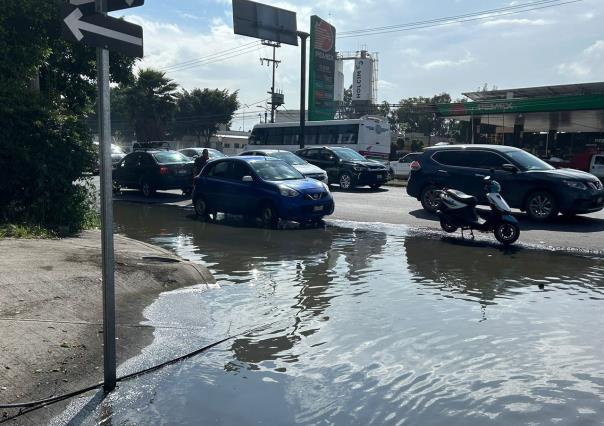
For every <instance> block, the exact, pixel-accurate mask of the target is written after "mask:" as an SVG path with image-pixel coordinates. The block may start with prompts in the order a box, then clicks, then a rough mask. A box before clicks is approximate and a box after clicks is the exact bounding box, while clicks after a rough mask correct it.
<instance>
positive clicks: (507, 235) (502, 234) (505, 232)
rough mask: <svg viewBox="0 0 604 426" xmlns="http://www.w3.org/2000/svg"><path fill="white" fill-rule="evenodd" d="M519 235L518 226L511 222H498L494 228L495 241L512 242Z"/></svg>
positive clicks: (507, 243) (506, 243)
mask: <svg viewBox="0 0 604 426" xmlns="http://www.w3.org/2000/svg"><path fill="white" fill-rule="evenodd" d="M519 236H520V228H519V227H518V225H515V224H513V223H500V224H499V225H497V227H496V228H495V238H497V241H499V242H500V243H501V244H505V245H509V244H513V243H515V242H516V240H517V239H518V237H519Z"/></svg>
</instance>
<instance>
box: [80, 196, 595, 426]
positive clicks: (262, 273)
mask: <svg viewBox="0 0 604 426" xmlns="http://www.w3.org/2000/svg"><path fill="white" fill-rule="evenodd" d="M189 214H190V212H189V211H186V210H181V209H174V208H161V207H159V206H154V207H152V208H146V207H145V206H140V205H126V204H123V205H119V204H118V205H116V215H115V216H116V222H117V224H118V225H117V226H118V229H119V230H120V231H121V232H124V233H125V234H126V235H128V236H131V237H134V238H139V239H143V240H146V241H150V242H153V243H155V244H160V245H162V246H164V247H166V248H169V249H171V250H174V251H175V252H177V253H178V254H180V255H182V256H184V257H187V258H189V259H192V260H195V261H199V262H202V263H204V264H205V265H207V266H209V267H210V268H211V269H212V270H213V272H214V273H215V275H216V277H217V279H218V282H219V284H220V286H221V288H220V290H216V291H212V292H194V291H186V290H183V291H180V292H171V293H166V294H164V295H162V297H161V298H160V299H158V301H156V302H155V303H154V305H152V306H151V307H150V308H149V309H148V310H147V311H146V315H147V316H148V318H149V321H150V323H152V324H153V323H162V322H165V321H167V318H171V319H172V320H173V321H175V322H176V321H177V322H178V324H179V325H180V326H182V327H183V328H186V327H187V326H199V325H200V323H203V325H205V326H206V328H205V329H204V332H203V333H199V331H194V332H190V333H187V332H185V331H170V330H161V329H159V328H158V329H156V331H155V341H154V343H153V345H151V347H150V348H149V350H148V352H149V353H157V352H161V351H165V356H174V355H180V354H182V353H183V352H185V351H187V350H188V349H194V348H195V347H199V346H201V345H203V344H207V343H208V342H210V341H213V340H218V339H219V338H222V337H224V334H225V330H231V329H233V330H244V329H249V328H250V327H252V326H254V325H256V324H263V323H271V324H273V325H271V326H266V327H264V328H262V329H258V330H256V331H254V332H250V333H247V334H245V335H243V336H240V337H238V338H237V339H235V340H233V341H231V342H229V343H228V344H225V345H222V346H221V347H219V348H216V349H215V350H213V351H211V352H209V353H207V354H205V355H204V356H201V357H197V358H195V359H191V360H189V361H187V362H184V363H182V364H180V365H178V366H174V367H171V368H168V369H165V370H162V371H161V372H158V373H156V374H152V375H149V376H144V377H141V378H138V379H136V380H135V381H132V382H129V383H124V384H122V385H121V386H120V389H119V390H118V392H117V393H115V394H113V395H112V396H111V398H109V400H108V401H104V402H103V404H109V403H110V404H111V407H112V408H111V409H112V414H110V417H111V418H113V421H114V423H116V424H130V423H137V424H149V423H171V424H200V423H210V422H212V423H216V422H218V423H221V424H227V425H239V424H247V423H266V424H294V423H298V424H319V423H328V424H342V425H349V424H362V425H367V424H379V425H381V424H421V425H442V424H460V425H471V426H474V425H477V426H478V425H484V424H489V425H490V424H496V425H510V424H553V423H557V424H590V423H591V424H596V423H597V422H598V421H601V419H602V418H604V408H603V407H602V399H603V397H604V373H602V369H601V365H602V362H603V361H604V340H603V338H602V335H601V333H600V332H599V330H601V329H602V328H603V327H604V314H603V313H602V312H603V311H602V303H604V297H603V291H602V286H603V283H604V264H603V263H602V261H601V260H598V259H589V258H578V257H572V256H567V255H559V254H556V253H551V252H537V251H529V250H523V251H519V252H515V253H511V254H506V253H503V252H501V251H499V250H498V249H496V248H493V247H477V246H475V245H463V244H461V245H457V244H451V243H450V242H449V241H446V242H443V241H440V240H430V239H427V238H424V237H408V236H406V233H405V232H399V230H398V229H395V228H388V227H381V228H380V227H378V226H373V227H371V226H361V225H359V224H343V225H342V226H338V227H328V228H327V229H326V230H304V231H267V230H263V229H258V228H254V229H250V228H245V227H242V226H241V224H240V223H238V222H236V221H235V222H233V223H231V222H229V221H227V222H226V223H223V224H204V223H200V222H198V221H196V220H194V219H193V218H192V217H190V216H189ZM539 285H542V287H543V289H541V288H539ZM486 308H488V314H489V321H482V322H480V321H477V319H480V317H481V316H482V315H484V313H483V312H484V309H486ZM481 309H482V311H481ZM197 330H199V328H198V329H197ZM143 361H144V360H143ZM147 361H148V360H147ZM88 418H89V419H91V423H96V422H98V421H99V420H103V419H106V418H107V416H106V415H105V414H103V411H102V410H101V408H97V409H96V410H95V412H94V414H92V415H91V416H89V417H88Z"/></svg>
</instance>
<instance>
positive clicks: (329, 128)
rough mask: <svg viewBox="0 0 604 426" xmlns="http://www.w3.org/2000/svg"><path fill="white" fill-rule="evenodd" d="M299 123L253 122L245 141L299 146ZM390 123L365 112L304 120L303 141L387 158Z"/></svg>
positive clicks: (258, 145) (288, 148) (280, 146)
mask: <svg viewBox="0 0 604 426" xmlns="http://www.w3.org/2000/svg"><path fill="white" fill-rule="evenodd" d="M299 134H300V124H299V123H266V124H256V125H255V126H254V129H253V130H252V133H251V135H250V137H249V141H248V149H254V148H256V149H260V148H262V149H283V150H286V151H296V150H298V149H299V148H300V137H299ZM390 143H391V140H390V125H389V124H388V121H386V119H385V118H382V117H373V116H365V117H362V118H358V119H349V120H327V121H308V122H307V123H306V126H305V131H304V145H305V146H306V147H312V146H317V145H319V146H339V147H345V148H352V149H354V150H355V151H357V152H359V154H361V155H363V156H365V157H367V158H372V159H381V160H388V157H389V156H390Z"/></svg>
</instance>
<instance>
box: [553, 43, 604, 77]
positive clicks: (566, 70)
mask: <svg viewBox="0 0 604 426" xmlns="http://www.w3.org/2000/svg"><path fill="white" fill-rule="evenodd" d="M603 59H604V40H597V41H595V42H594V43H593V44H592V45H591V46H588V47H587V48H585V49H583V51H582V52H581V54H580V55H579V57H578V58H577V59H576V60H574V61H571V62H566V63H562V64H560V65H559V66H558V72H559V73H560V74H563V75H569V76H572V77H576V78H582V79H585V78H588V77H599V78H602V74H603V73H604V65H603Z"/></svg>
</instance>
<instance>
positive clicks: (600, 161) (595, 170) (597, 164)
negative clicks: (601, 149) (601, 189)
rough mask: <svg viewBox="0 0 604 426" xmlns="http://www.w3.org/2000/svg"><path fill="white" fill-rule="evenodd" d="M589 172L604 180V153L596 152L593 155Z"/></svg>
mask: <svg viewBox="0 0 604 426" xmlns="http://www.w3.org/2000/svg"><path fill="white" fill-rule="evenodd" d="M589 173H591V174H592V175H594V176H596V177H597V178H598V179H600V180H602V181H604V154H595V155H594V156H593V157H591V162H590V163H589Z"/></svg>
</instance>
